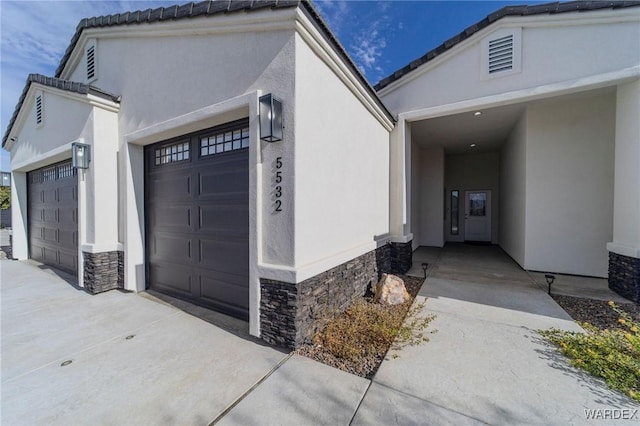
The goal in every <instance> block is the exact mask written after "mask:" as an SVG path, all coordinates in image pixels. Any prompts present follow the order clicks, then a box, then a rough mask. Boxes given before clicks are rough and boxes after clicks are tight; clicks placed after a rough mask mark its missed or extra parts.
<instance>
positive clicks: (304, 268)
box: [258, 235, 390, 284]
mask: <svg viewBox="0 0 640 426" xmlns="http://www.w3.org/2000/svg"><path fill="white" fill-rule="evenodd" d="M389 241H390V237H389V236H388V235H385V236H381V237H380V238H379V239H377V240H376V241H368V242H366V243H362V244H358V245H356V246H354V247H351V248H349V249H347V250H343V251H341V252H339V253H335V254H333V255H331V256H329V257H325V258H324V259H320V260H318V261H315V262H311V263H307V264H305V265H301V266H297V267H292V266H282V265H274V264H270V263H263V262H261V263H259V264H258V273H259V274H260V278H265V279H268V280H276V281H284V282H288V283H292V284H298V283H300V282H302V281H304V280H306V279H308V278H311V277H314V276H316V275H318V274H320V273H322V272H324V271H326V270H328V269H331V268H333V267H335V266H336V265H340V264H342V263H344V262H345V261H346V260H345V259H353V258H356V257H358V256H361V255H362V254H364V253H367V252H369V251H371V250H375V249H377V248H379V247H381V246H383V245H385V244H387V243H388V242H389Z"/></svg>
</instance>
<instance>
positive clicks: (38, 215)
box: [27, 161, 78, 274]
mask: <svg viewBox="0 0 640 426" xmlns="http://www.w3.org/2000/svg"><path fill="white" fill-rule="evenodd" d="M27 179H28V182H29V192H28V193H29V197H28V198H29V213H28V218H29V219H28V220H29V257H31V259H34V260H37V261H39V262H42V263H44V264H47V265H50V266H53V267H55V268H58V269H62V270H64V271H67V272H70V273H74V274H75V273H76V272H77V271H78V177H77V174H76V170H75V169H74V168H73V167H72V166H71V161H66V162H63V163H59V164H54V165H51V166H48V167H44V168H42V169H38V170H34V171H32V172H29V174H28V176H27Z"/></svg>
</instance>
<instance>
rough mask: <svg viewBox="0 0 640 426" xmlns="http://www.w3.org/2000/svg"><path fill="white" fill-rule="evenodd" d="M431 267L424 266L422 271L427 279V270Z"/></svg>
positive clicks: (426, 264) (425, 264)
mask: <svg viewBox="0 0 640 426" xmlns="http://www.w3.org/2000/svg"><path fill="white" fill-rule="evenodd" d="M428 267H429V264H428V263H423V264H422V271H423V272H424V277H425V278H427V268H428Z"/></svg>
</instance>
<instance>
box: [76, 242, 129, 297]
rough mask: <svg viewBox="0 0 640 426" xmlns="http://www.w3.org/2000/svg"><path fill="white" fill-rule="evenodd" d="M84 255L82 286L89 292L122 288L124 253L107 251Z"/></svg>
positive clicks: (85, 253)
mask: <svg viewBox="0 0 640 426" xmlns="http://www.w3.org/2000/svg"><path fill="white" fill-rule="evenodd" d="M82 253H83V255H84V288H85V290H86V291H88V292H89V293H91V294H96V293H102V292H103V291H108V290H113V289H114V288H124V253H123V252H122V251H107V252H102V253H87V252H82Z"/></svg>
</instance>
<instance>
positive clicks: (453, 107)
mask: <svg viewBox="0 0 640 426" xmlns="http://www.w3.org/2000/svg"><path fill="white" fill-rule="evenodd" d="M638 77H640V66H633V67H629V68H625V69H623V70H620V71H614V72H609V73H604V74H598V75H594V76H589V77H583V78H579V79H576V80H566V81H562V82H560V83H553V84H548V85H545V86H537V87H529V88H526V89H522V90H516V91H513V92H506V93H501V94H499V95H492V96H486V97H482V98H475V99H470V100H466V101H461V102H455V103H452V104H445V105H440V106H436V107H429V108H424V109H418V110H414V111H407V112H404V113H401V114H399V116H398V117H399V118H402V119H403V120H406V121H407V122H412V121H419V120H425V119H428V118H435V117H441V116H445V115H450V114H457V113H461V112H467V111H474V110H477V109H478V108H488V107H497V106H502V105H510V104H514V103H520V102H529V101H534V100H538V99H544V98H551V97H555V96H563V95H569V94H572V93H577V92H583V91H587V90H594V89H599V88H603V87H607V86H613V85H616V84H620V83H622V82H626V81H631V80H633V79H636V78H638Z"/></svg>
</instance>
